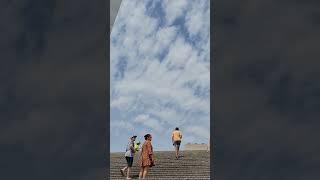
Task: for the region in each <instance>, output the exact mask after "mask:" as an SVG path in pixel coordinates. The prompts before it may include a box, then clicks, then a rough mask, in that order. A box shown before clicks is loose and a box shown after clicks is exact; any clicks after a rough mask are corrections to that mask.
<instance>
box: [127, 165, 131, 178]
mask: <svg viewBox="0 0 320 180" xmlns="http://www.w3.org/2000/svg"><path fill="white" fill-rule="evenodd" d="M127 169H128V170H127V178H130V171H131V167H128V168H127Z"/></svg>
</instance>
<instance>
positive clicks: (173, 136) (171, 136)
mask: <svg viewBox="0 0 320 180" xmlns="http://www.w3.org/2000/svg"><path fill="white" fill-rule="evenodd" d="M173 137H174V134H173V133H172V135H171V140H172V143H173V142H174V140H173Z"/></svg>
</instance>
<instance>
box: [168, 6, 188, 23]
mask: <svg viewBox="0 0 320 180" xmlns="http://www.w3.org/2000/svg"><path fill="white" fill-rule="evenodd" d="M187 5H188V1H187V0H174V1H172V0H163V8H164V10H165V13H166V20H167V24H168V25H171V24H172V23H173V22H174V21H175V20H176V19H177V18H178V17H180V16H182V15H183V13H184V11H185V10H186V9H187Z"/></svg>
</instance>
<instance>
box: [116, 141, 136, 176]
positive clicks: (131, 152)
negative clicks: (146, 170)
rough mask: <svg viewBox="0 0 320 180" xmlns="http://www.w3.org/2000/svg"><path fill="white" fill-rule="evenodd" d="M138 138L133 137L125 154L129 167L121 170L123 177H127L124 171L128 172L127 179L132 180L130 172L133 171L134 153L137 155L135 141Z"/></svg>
mask: <svg viewBox="0 0 320 180" xmlns="http://www.w3.org/2000/svg"><path fill="white" fill-rule="evenodd" d="M136 138H137V136H132V137H131V138H130V139H129V142H128V145H127V147H126V153H125V158H126V160H127V166H126V167H124V168H122V169H120V172H121V174H122V176H125V175H124V171H125V170H127V179H131V177H130V171H131V167H132V163H133V157H134V153H135V148H134V141H135V140H136Z"/></svg>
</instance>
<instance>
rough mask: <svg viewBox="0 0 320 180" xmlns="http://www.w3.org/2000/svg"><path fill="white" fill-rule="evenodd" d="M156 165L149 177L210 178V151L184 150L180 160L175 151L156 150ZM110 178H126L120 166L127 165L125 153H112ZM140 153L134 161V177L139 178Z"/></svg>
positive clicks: (199, 179) (198, 179)
mask: <svg viewBox="0 0 320 180" xmlns="http://www.w3.org/2000/svg"><path fill="white" fill-rule="evenodd" d="M154 154H155V161H156V162H155V163H156V166H155V167H152V168H151V170H150V173H149V175H148V179H172V180H174V179H179V180H181V179H197V180H201V179H210V152H207V151H182V152H181V155H182V156H183V157H181V158H180V159H179V160H176V159H175V153H174V152H173V151H159V152H155V153H154ZM110 163H111V164H110V179H112V180H115V179H124V177H122V176H121V173H120V168H123V167H124V166H125V165H126V160H125V158H124V153H111V155H110ZM137 163H138V153H137V154H136V156H135V158H134V162H133V171H132V173H131V175H132V176H133V179H138V174H139V170H140V169H139V167H138V164H137Z"/></svg>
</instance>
